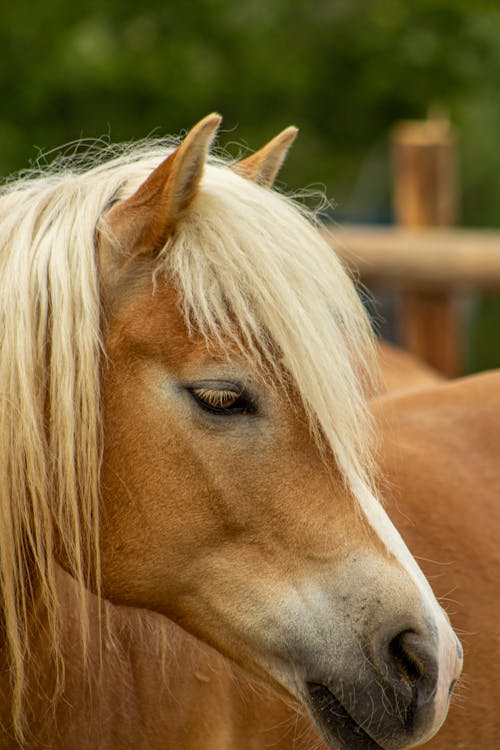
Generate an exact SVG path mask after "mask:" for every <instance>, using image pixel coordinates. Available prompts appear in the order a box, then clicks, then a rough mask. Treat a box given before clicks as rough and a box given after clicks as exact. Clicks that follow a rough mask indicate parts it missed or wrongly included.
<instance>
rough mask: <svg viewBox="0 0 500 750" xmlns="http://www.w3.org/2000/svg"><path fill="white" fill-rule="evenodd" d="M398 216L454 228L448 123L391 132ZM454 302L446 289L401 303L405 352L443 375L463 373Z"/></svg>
mask: <svg viewBox="0 0 500 750" xmlns="http://www.w3.org/2000/svg"><path fill="white" fill-rule="evenodd" d="M392 145H393V163H394V213H395V220H396V222H397V223H398V224H400V225H402V226H405V227H408V228H412V229H414V230H415V231H418V229H419V228H422V227H432V226H450V225H452V224H454V223H455V221H456V214H457V173H456V146H455V136H454V133H453V131H452V129H451V127H450V124H449V122H448V120H447V119H444V118H434V119H433V118H431V119H429V120H424V121H414V122H403V123H400V124H399V125H397V126H396V127H395V128H394V131H393V137H392ZM458 327H459V325H458V315H457V310H456V299H455V298H454V297H453V295H452V293H451V292H447V291H446V290H445V289H444V288H443V289H434V290H432V291H429V290H426V289H424V288H419V287H418V286H410V287H409V288H408V289H407V290H406V291H405V292H404V293H403V294H402V299H401V328H402V336H403V343H404V345H405V346H406V348H407V349H408V350H409V351H411V352H412V353H413V354H415V355H416V356H417V357H419V358H420V359H422V360H424V361H425V362H428V363H429V364H430V365H432V366H433V367H435V368H437V369H438V370H439V371H440V372H442V373H443V374H445V375H447V376H449V377H454V376H456V375H459V374H460V373H461V371H462V355H461V347H460V335H459V330H458Z"/></svg>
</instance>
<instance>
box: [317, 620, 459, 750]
mask: <svg viewBox="0 0 500 750" xmlns="http://www.w3.org/2000/svg"><path fill="white" fill-rule="evenodd" d="M439 635H440V634H439V630H438V629H436V628H435V627H434V625H433V626H425V627H422V626H421V627H420V628H418V629H417V628H410V627H405V628H403V629H394V628H383V629H382V630H381V631H380V632H379V633H378V634H377V636H376V637H374V638H372V639H370V643H369V644H367V646H366V647H365V648H363V647H361V653H359V650H358V654H356V652H355V651H354V652H353V653H352V658H351V663H350V664H349V665H348V669H347V670H346V672H347V674H346V675H345V676H338V675H337V676H335V675H330V676H328V675H321V674H317V675H314V676H313V675H312V676H311V678H308V679H307V680H306V689H305V696H304V697H305V702H306V705H307V706H308V708H309V710H310V712H311V714H312V716H313V718H314V719H315V721H316V723H317V724H318V726H319V728H320V730H321V732H322V734H323V737H324V739H325V740H326V742H327V744H328V746H329V747H331V748H341V749H342V750H344V749H345V750H377V749H378V750H380V748H383V750H403V749H404V748H411V747H414V746H416V745H420V744H421V743H423V742H425V741H427V740H428V739H430V737H431V736H432V735H433V734H434V733H435V732H436V731H437V729H438V728H439V727H440V726H441V724H442V722H443V721H444V718H445V716H446V713H447V709H448V704H449V697H450V695H451V693H452V691H453V688H454V686H455V684H456V681H457V678H458V675H459V674H460V670H461V648H460V646H459V644H458V641H456V643H454V644H453V647H454V653H455V660H454V663H453V664H452V663H451V660H450V659H448V662H447V663H446V664H445V665H444V666H443V665H442V664H441V663H440V660H441V657H442V655H443V646H442V644H440V642H439ZM457 644H458V646H457ZM443 681H444V682H445V683H446V697H445V699H444V700H443V698H442V695H441V694H442V693H443Z"/></svg>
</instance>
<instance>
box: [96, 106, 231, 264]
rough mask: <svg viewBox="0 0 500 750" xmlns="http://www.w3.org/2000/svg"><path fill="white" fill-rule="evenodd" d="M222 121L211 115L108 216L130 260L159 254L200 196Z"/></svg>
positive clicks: (115, 238) (112, 233) (108, 220)
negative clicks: (199, 192) (133, 257)
mask: <svg viewBox="0 0 500 750" xmlns="http://www.w3.org/2000/svg"><path fill="white" fill-rule="evenodd" d="M221 120H222V118H221V117H220V115H217V114H211V115H208V116H207V117H205V118H204V119H203V120H201V121H200V122H199V123H198V124H197V125H195V126H194V127H193V128H192V129H191V130H190V131H189V133H188V134H187V136H186V137H185V138H184V140H183V141H182V143H181V144H180V146H178V148H176V150H175V151H173V152H172V153H171V154H170V155H169V156H168V157H167V158H166V159H165V160H164V161H163V162H162V163H161V164H160V165H159V166H158V167H157V168H156V169H155V170H154V171H153V172H152V173H151V174H150V176H149V177H148V178H147V180H146V181H145V182H143V183H142V185H141V186H140V187H139V188H138V190H137V191H136V192H135V193H134V194H133V195H132V196H131V197H130V198H127V199H126V200H123V201H120V202H119V203H117V204H116V205H114V206H113V207H112V208H111V209H110V210H109V212H108V213H107V215H106V216H105V225H106V227H107V229H108V231H109V232H110V233H111V236H112V237H113V239H114V240H115V241H116V242H117V243H118V244H119V246H120V247H121V248H123V249H126V251H127V255H128V256H137V255H141V254H145V253H155V252H159V251H160V250H161V249H162V248H163V247H164V245H165V243H166V241H167V240H168V237H169V235H170V234H171V233H172V230H173V229H174V227H175V225H176V223H177V222H178V220H179V219H180V218H181V217H182V216H183V214H184V213H185V212H186V210H187V209H188V208H189V206H190V204H191V203H192V201H193V199H194V197H195V196H196V194H197V192H198V188H199V185H200V181H201V177H202V175H203V169H204V166H205V162H206V160H207V156H208V152H209V149H210V146H211V144H212V141H213V140H214V138H215V135H216V133H217V130H218V128H219V125H220V123H221Z"/></svg>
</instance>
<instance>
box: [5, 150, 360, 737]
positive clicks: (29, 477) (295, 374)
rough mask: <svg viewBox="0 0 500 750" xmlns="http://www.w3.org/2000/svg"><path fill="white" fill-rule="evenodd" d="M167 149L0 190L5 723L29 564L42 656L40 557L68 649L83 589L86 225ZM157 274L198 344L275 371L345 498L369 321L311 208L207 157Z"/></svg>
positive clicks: (23, 628) (89, 434) (91, 553)
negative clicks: (71, 594) (219, 344)
mask: <svg viewBox="0 0 500 750" xmlns="http://www.w3.org/2000/svg"><path fill="white" fill-rule="evenodd" d="M170 148H171V143H170V144H168V145H167V144H165V143H156V144H146V145H144V144H143V145H141V146H138V147H135V148H124V149H122V150H121V151H120V152H118V155H116V154H117V152H114V153H111V158H109V154H106V153H104V155H103V154H100V155H98V154H97V153H92V154H91V156H92V158H93V160H94V166H91V168H89V169H86V168H85V166H84V165H82V164H79V163H78V160H77V161H76V162H73V163H71V162H69V163H67V162H64V161H62V162H60V163H59V164H58V165H57V166H56V167H55V168H52V169H49V170H47V171H46V172H45V173H40V174H33V175H30V174H28V175H25V176H23V177H22V178H20V179H18V180H16V181H11V182H9V183H8V184H6V185H5V186H4V188H3V190H2V192H1V193H0V315H1V334H0V336H1V339H0V341H1V343H0V424H1V430H2V432H1V436H2V450H1V451H0V598H1V608H2V619H3V623H4V632H5V640H6V648H7V651H8V658H9V662H10V674H11V680H12V690H13V721H14V727H15V729H16V731H17V732H18V733H19V734H22V713H23V712H22V706H23V696H24V694H25V688H26V685H25V682H26V675H25V659H26V654H28V653H29V633H28V631H29V608H30V606H31V603H32V600H33V587H34V584H33V580H32V579H30V576H32V577H33V575H34V576H35V579H36V586H35V588H36V596H37V597H39V601H41V602H42V603H43V605H44V607H46V610H47V613H48V623H49V624H48V632H49V638H50V643H51V645H52V650H53V654H54V659H55V661H56V663H57V662H59V663H61V656H60V653H61V652H60V622H61V612H60V611H59V605H58V595H57V589H56V574H55V563H54V559H55V557H58V559H63V560H64V564H65V567H67V569H68V570H69V571H70V572H71V573H72V575H73V576H74V577H75V579H76V580H77V582H78V585H79V589H80V597H79V605H78V606H79V608H80V610H81V621H82V642H83V644H85V642H86V639H87V638H88V617H87V611H86V607H87V605H86V596H85V589H86V587H87V585H88V584H89V582H90V580H91V579H92V583H93V587H94V588H96V589H97V590H99V552H98V500H99V470H100V462H101V453H102V436H101V416H100V394H99V378H100V376H99V370H100V362H101V360H102V356H103V353H102V344H101V339H100V315H101V311H100V301H99V279H98V269H97V267H96V234H97V231H98V229H99V227H101V228H102V222H101V217H102V216H103V213H104V212H105V211H106V209H107V207H108V206H109V205H110V204H111V203H112V202H113V201H115V200H117V199H120V198H124V197H127V196H129V195H131V194H132V193H133V192H134V190H135V189H136V188H137V187H138V186H139V185H140V184H141V182H142V181H143V180H144V179H145V178H146V177H147V176H148V175H149V174H150V172H151V170H152V169H153V168H154V167H156V166H157V165H158V164H159V162H160V161H161V160H162V159H163V158H164V157H165V155H166V153H168V151H169V149H170ZM106 157H107V158H106ZM96 164H97V165H96ZM163 273H165V274H167V275H168V276H169V277H170V278H172V279H173V280H174V281H175V283H176V285H177V287H178V288H179V290H180V293H181V298H182V300H183V305H184V313H185V318H186V322H187V324H188V326H195V327H196V328H197V329H199V330H200V331H201V332H202V333H203V334H204V335H205V336H206V338H207V340H209V341H210V340H213V339H214V338H215V339H221V337H222V336H223V337H224V339H225V340H228V339H229V340H232V341H233V342H236V344H237V345H238V346H239V347H240V349H241V350H242V351H244V352H245V354H246V356H249V357H250V358H251V359H252V360H253V361H254V363H255V364H256V365H257V366H258V367H260V368H266V369H269V368H271V369H273V371H274V375H276V374H277V373H280V372H281V373H283V371H286V373H287V377H291V381H292V383H293V385H294V389H295V390H296V392H298V394H299V396H300V398H301V400H302V402H303V404H304V406H305V408H306V411H307V414H308V416H309V419H310V423H311V427H312V430H313V432H314V433H315V434H316V435H317V436H319V437H320V439H321V441H322V442H323V444H325V441H326V445H327V446H329V448H330V449H331V451H332V452H333V454H334V456H335V458H336V461H337V464H338V466H339V468H340V471H341V473H342V475H343V476H344V479H345V483H346V486H347V487H349V488H350V489H351V491H352V493H353V495H354V497H361V495H362V494H363V493H364V492H366V491H369V490H370V476H371V458H370V455H371V450H370V436H371V424H370V419H369V417H368V414H367V409H366V398H365V393H364V388H365V385H366V383H367V382H368V380H369V378H370V374H371V372H372V337H371V330H370V326H369V323H368V321H367V317H366V315H365V313H364V310H363V307H362V305H361V303H360V301H359V299H358V297H357V295H356V292H355V290H354V287H353V285H352V283H351V281H350V280H349V279H348V277H347V275H346V274H345V272H344V270H343V269H342V267H341V265H340V263H339V261H338V260H337V258H336V256H335V254H334V253H333V251H332V250H331V248H330V247H329V246H328V244H327V243H326V242H325V241H324V240H323V239H322V238H321V236H320V233H319V232H318V231H317V226H316V222H315V220H314V216H313V215H312V214H311V213H310V212H308V211H306V210H305V209H304V208H301V207H300V206H299V205H298V204H296V203H295V202H294V201H293V200H291V199H289V198H286V197H283V196H282V195H280V194H279V193H277V192H275V191H271V190H266V189H264V188H262V187H258V186H257V185H254V184H253V183H251V182H250V181H247V180H245V179H243V178H242V177H240V176H238V175H236V174H235V173H233V172H232V171H231V170H230V169H228V168H227V164H225V163H224V162H223V161H221V160H213V161H212V162H211V164H210V165H209V166H207V168H206V171H205V175H204V178H203V184H202V190H201V193H200V194H199V195H198V196H197V198H196V199H195V201H194V203H193V205H192V207H191V210H190V211H189V214H188V215H187V216H186V217H185V218H184V219H183V220H182V222H181V223H180V225H179V226H178V227H177V229H176V232H175V235H174V236H173V237H172V239H171V240H170V241H169V242H168V244H167V246H166V247H165V248H164V250H163V251H162V253H161V254H160V256H159V258H158V265H157V268H156V271H155V278H158V275H159V274H163ZM277 353H279V355H278V356H279V361H278V360H277ZM61 666H62V664H61ZM61 674H62V670H61Z"/></svg>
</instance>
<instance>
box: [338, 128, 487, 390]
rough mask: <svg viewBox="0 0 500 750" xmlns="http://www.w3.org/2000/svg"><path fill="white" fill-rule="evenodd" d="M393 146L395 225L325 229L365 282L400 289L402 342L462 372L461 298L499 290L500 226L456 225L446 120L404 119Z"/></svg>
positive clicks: (452, 146) (451, 371) (451, 139)
mask: <svg viewBox="0 0 500 750" xmlns="http://www.w3.org/2000/svg"><path fill="white" fill-rule="evenodd" d="M392 152H393V167H394V168H393V175H394V184H393V196H394V216H395V221H396V224H395V225H394V226H392V227H385V228H384V227H380V226H369V227H367V226H347V227H343V228H335V229H325V232H326V233H327V237H328V239H329V240H330V241H331V243H332V245H333V246H334V247H335V249H336V251H337V253H338V254H339V255H340V256H341V257H342V258H343V259H344V261H346V262H347V264H348V265H349V266H351V268H353V269H354V270H355V271H356V272H358V273H359V274H360V276H361V279H362V280H363V281H364V282H367V283H368V284H370V285H374V284H375V285H379V286H384V287H385V288H387V287H389V288H392V289H394V290H396V292H397V293H398V294H399V314H400V321H399V323H400V326H399V327H400V329H401V330H402V335H403V341H402V343H403V345H404V346H406V348H407V349H408V350H409V351H411V352H412V353H413V354H415V355H417V356H418V357H419V358H421V359H422V360H424V361H426V362H428V363H429V364H430V365H432V366H433V367H435V368H437V369H438V370H440V371H441V372H442V373H444V374H445V375H447V376H450V377H453V376H456V375H460V374H461V373H462V372H463V355H462V352H463V341H462V339H463V336H462V331H461V325H460V320H459V315H458V305H457V297H458V294H459V292H460V291H461V290H464V289H467V290H478V291H481V290H492V289H500V232H493V231H476V230H467V229H456V228H452V225H453V224H454V223H455V220H456V215H457V202H458V201H457V195H458V179H457V170H456V137H455V134H454V132H453V129H452V128H451V126H450V124H449V122H448V121H447V120H446V119H443V118H442V117H439V118H431V119H428V120H424V121H417V122H406V123H400V124H399V125H397V126H396V127H395V128H394V131H393V134H392Z"/></svg>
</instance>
